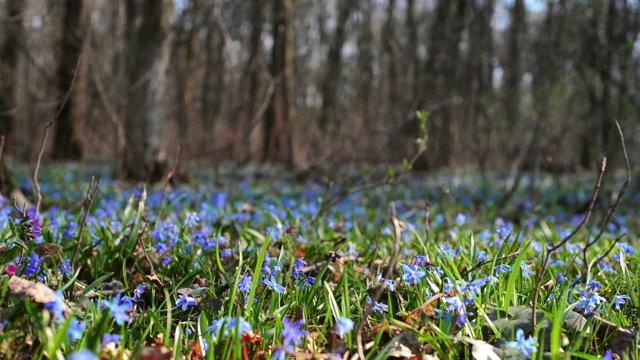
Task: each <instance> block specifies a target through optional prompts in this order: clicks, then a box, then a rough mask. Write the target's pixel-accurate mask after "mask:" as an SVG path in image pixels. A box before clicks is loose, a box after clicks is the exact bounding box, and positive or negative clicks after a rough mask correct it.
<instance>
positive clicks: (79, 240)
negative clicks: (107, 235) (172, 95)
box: [71, 176, 102, 268]
mask: <svg viewBox="0 0 640 360" xmlns="http://www.w3.org/2000/svg"><path fill="white" fill-rule="evenodd" d="M94 179H95V176H92V177H91V181H90V182H89V188H88V189H87V197H86V201H87V208H86V209H85V211H84V216H83V217H82V222H81V223H80V231H79V232H78V238H77V239H76V249H75V251H74V252H73V256H72V257H71V267H72V268H73V267H74V266H75V262H76V256H77V255H78V251H79V250H80V244H81V243H82V233H83V232H84V225H85V224H86V222H87V217H88V216H89V211H91V205H92V204H93V200H94V199H95V198H96V193H97V192H98V189H99V188H100V183H102V179H99V180H98V184H96V187H95V189H93V194H92V193H91V187H92V186H93V180H94Z"/></svg>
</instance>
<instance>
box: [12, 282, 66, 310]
mask: <svg viewBox="0 0 640 360" xmlns="http://www.w3.org/2000/svg"><path fill="white" fill-rule="evenodd" d="M9 294H10V295H11V296H15V297H17V298H19V299H21V300H25V299H29V300H31V301H33V302H37V303H38V304H46V303H49V302H52V301H55V300H56V294H55V292H54V291H53V290H51V289H50V288H49V287H47V285H45V284H43V283H41V282H34V281H30V280H26V279H23V278H20V277H17V276H12V277H11V279H9Z"/></svg>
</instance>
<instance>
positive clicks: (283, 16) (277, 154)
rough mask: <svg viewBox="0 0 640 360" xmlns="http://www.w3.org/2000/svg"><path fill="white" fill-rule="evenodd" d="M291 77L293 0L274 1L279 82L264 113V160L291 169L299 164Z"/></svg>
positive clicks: (275, 65) (273, 70) (273, 67)
mask: <svg viewBox="0 0 640 360" xmlns="http://www.w3.org/2000/svg"><path fill="white" fill-rule="evenodd" d="M293 75H294V74H293V1H292V0H276V1H275V2H274V6H273V54H272V62H271V76H272V77H273V78H274V79H275V78H279V79H278V81H277V82H276V85H275V90H274V93H273V98H272V100H271V103H270V105H269V108H268V110H267V113H266V118H265V132H264V135H265V136H264V139H265V141H264V145H265V146H264V158H263V159H264V160H266V161H272V162H281V163H284V164H286V165H287V166H290V167H292V166H294V165H296V164H299V163H300V162H301V161H302V157H301V155H302V154H301V153H300V152H299V149H298V146H297V144H296V138H295V134H296V109H295V101H294V94H293Z"/></svg>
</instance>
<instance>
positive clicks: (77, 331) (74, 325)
mask: <svg viewBox="0 0 640 360" xmlns="http://www.w3.org/2000/svg"><path fill="white" fill-rule="evenodd" d="M86 327H87V324H86V323H85V322H84V321H78V319H76V318H73V319H71V325H70V326H69V331H68V335H69V341H73V340H80V339H81V338H82V333H83V332H84V329H85V328H86Z"/></svg>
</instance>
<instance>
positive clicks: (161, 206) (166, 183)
mask: <svg viewBox="0 0 640 360" xmlns="http://www.w3.org/2000/svg"><path fill="white" fill-rule="evenodd" d="M181 152H182V146H181V145H180V144H178V147H177V148H176V156H175V157H174V159H173V166H171V170H170V171H169V173H168V174H167V176H166V177H165V179H164V184H163V185H162V197H160V204H159V205H158V215H156V222H155V224H154V225H155V227H158V223H159V222H160V219H161V218H162V213H163V210H164V198H165V196H166V194H167V186H169V182H170V181H171V178H173V175H175V173H176V169H177V168H178V162H179V161H180V153H181Z"/></svg>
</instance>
